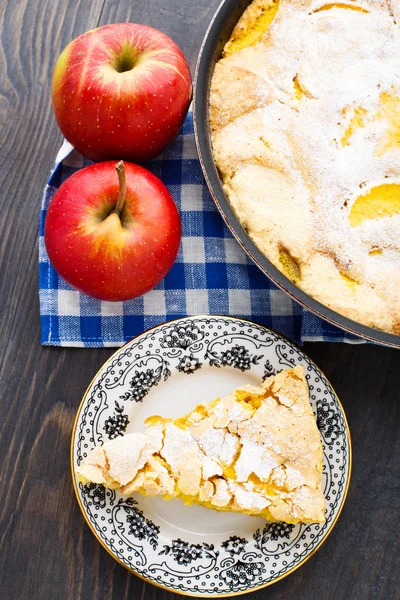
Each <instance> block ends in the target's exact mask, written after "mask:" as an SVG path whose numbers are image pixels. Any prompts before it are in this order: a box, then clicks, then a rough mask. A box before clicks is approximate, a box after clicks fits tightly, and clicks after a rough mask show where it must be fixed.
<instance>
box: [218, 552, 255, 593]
mask: <svg viewBox="0 0 400 600" xmlns="http://www.w3.org/2000/svg"><path fill="white" fill-rule="evenodd" d="M227 560H231V559H227ZM263 571H265V569H264V566H263V563H260V562H244V561H243V560H238V561H236V562H234V563H232V564H230V565H229V566H228V567H227V568H225V569H223V570H222V571H221V573H220V575H219V577H220V579H222V580H223V581H224V582H225V583H226V585H227V586H228V587H229V588H230V589H231V590H236V589H239V588H242V587H247V586H248V585H249V584H251V583H252V582H254V581H255V580H256V579H258V578H259V577H260V575H261V574H262V573H263Z"/></svg>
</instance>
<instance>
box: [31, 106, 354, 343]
mask: <svg viewBox="0 0 400 600" xmlns="http://www.w3.org/2000/svg"><path fill="white" fill-rule="evenodd" d="M88 164H89V162H88V161H86V160H85V159H82V157H81V156H80V155H79V154H78V153H77V152H76V151H75V150H73V148H72V146H70V145H69V144H68V143H67V142H65V143H64V145H63V147H62V148H61V150H60V152H59V154H58V156H57V159H56V166H55V169H54V171H53V173H52V175H51V177H50V179H49V182H48V184H47V186H46V188H45V191H44V196H43V201H42V208H41V215H40V237H39V295H40V319H41V342H42V344H44V345H49V346H78V347H102V346H121V345H122V344H124V343H125V342H127V341H128V340H130V339H131V338H133V337H134V336H136V335H137V334H138V333H141V332H142V331H144V330H145V329H148V328H149V327H152V326H153V325H157V324H159V323H162V322H164V321H168V320H170V319H175V318H180V317H182V316H186V315H195V314H220V315H235V316H241V317H246V318H248V319H251V320H254V321H256V322H257V323H261V324H264V325H266V326H268V327H271V328H272V329H275V330H276V331H278V332H280V333H282V334H284V335H286V336H287V337H289V338H291V339H292V340H294V341H295V342H297V343H300V344H302V343H303V342H305V341H331V342H332V341H333V342H356V341H357V342H361V340H359V339H356V338H354V337H353V336H351V335H349V334H346V333H344V332H343V331H341V330H340V329H337V328H336V327H333V326H332V325H330V324H328V323H326V322H325V321H323V320H321V319H319V318H318V317H316V316H315V315H314V314H312V313H311V312H309V311H308V310H305V309H304V308H303V307H302V306H300V305H299V304H297V303H296V302H294V301H293V300H291V299H290V297H289V296H288V295H287V294H286V293H285V292H282V291H281V290H279V289H278V288H277V287H276V286H275V285H274V284H273V283H272V282H271V281H270V280H269V279H268V278H267V277H266V276H265V275H264V274H263V273H262V272H261V271H260V270H259V269H258V267H256V266H255V265H254V264H253V262H252V261H251V260H250V259H249V258H248V257H247V255H246V254H245V252H243V250H242V249H241V247H240V246H239V244H238V243H237V242H236V240H235V239H234V238H233V237H232V234H231V233H230V231H229V230H228V228H227V227H226V225H225V223H224V221H223V219H222V218H221V216H220V214H219V212H218V211H217V209H216V207H215V205H214V202H213V200H212V198H211V196H210V193H209V191H208V188H207V186H206V184H205V181H204V179H203V175H202V171H201V167H200V163H199V160H198V157H197V152H196V147H195V142H194V135H193V119H192V113H191V112H189V113H188V115H187V117H186V120H185V122H184V125H183V127H182V129H181V132H180V134H179V135H178V137H177V138H176V140H175V141H174V142H173V143H172V144H171V145H170V146H169V147H168V148H167V149H166V151H165V152H164V153H163V155H162V156H159V157H157V158H156V159H154V160H153V161H152V162H151V163H149V164H148V165H147V167H148V168H149V169H150V170H151V171H152V172H153V173H154V174H155V175H157V177H159V178H160V179H161V180H162V181H163V182H164V184H165V185H166V186H167V188H168V189H169V191H170V193H171V194H172V196H173V198H174V200H175V202H176V204H177V206H178V208H179V211H180V215H181V219H182V243H181V247H180V250H179V254H178V258H177V260H176V263H175V264H174V266H173V268H172V269H171V271H170V272H169V273H168V275H167V276H166V277H165V279H164V280H163V281H162V282H161V283H160V284H159V285H158V286H157V287H156V288H155V289H154V290H152V291H151V292H149V293H147V294H145V295H144V296H142V297H140V298H136V299H134V300H129V301H127V302H102V301H100V300H95V299H94V298H89V297H88V296H86V295H84V294H81V293H79V292H77V291H76V290H74V289H73V288H72V287H70V286H69V285H68V284H67V283H66V282H65V281H63V279H62V278H61V277H60V276H59V275H58V274H57V273H56V271H55V270H54V269H53V267H52V265H51V264H50V261H49V258H48V255H47V252H46V248H45V245H44V238H43V235H44V221H45V218H46V211H47V207H48V205H49V202H50V200H51V198H52V196H53V194H54V193H55V191H56V190H57V188H58V187H59V186H60V185H61V183H62V182H63V181H65V179H67V177H69V176H70V175H72V174H73V173H75V172H76V171H77V170H78V169H80V168H82V167H84V166H86V165H88Z"/></svg>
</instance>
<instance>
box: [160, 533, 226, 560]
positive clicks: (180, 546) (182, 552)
mask: <svg viewBox="0 0 400 600" xmlns="http://www.w3.org/2000/svg"><path fill="white" fill-rule="evenodd" d="M204 550H206V553H207V552H214V545H213V544H189V542H185V541H183V540H181V539H180V538H178V539H177V540H172V544H171V546H168V545H165V546H164V550H161V552H159V554H167V555H168V554H171V556H172V557H173V558H174V560H175V561H176V562H177V563H178V564H179V565H185V566H186V565H189V564H190V563H191V562H192V561H194V560H197V559H198V558H202V557H203V551H204ZM214 554H215V552H214Z"/></svg>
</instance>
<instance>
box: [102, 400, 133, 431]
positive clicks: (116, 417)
mask: <svg viewBox="0 0 400 600" xmlns="http://www.w3.org/2000/svg"><path fill="white" fill-rule="evenodd" d="M128 425H129V419H128V415H126V414H124V408H123V407H122V406H120V405H119V404H118V402H115V413H114V414H113V415H112V416H110V417H108V419H106V420H105V421H104V427H103V429H104V431H105V432H106V434H107V435H108V439H110V440H114V439H115V438H117V437H118V436H119V435H124V433H125V431H126V428H127V427H128Z"/></svg>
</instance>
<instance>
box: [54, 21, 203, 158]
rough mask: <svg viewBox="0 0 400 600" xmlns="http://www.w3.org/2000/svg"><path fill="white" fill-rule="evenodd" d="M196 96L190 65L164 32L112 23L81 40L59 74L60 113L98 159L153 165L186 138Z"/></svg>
mask: <svg viewBox="0 0 400 600" xmlns="http://www.w3.org/2000/svg"><path fill="white" fill-rule="evenodd" d="M191 94H192V85H191V77H190V71H189V66H188V64H187V62H186V59H185V57H184V55H183V54H182V52H181V51H180V49H179V48H178V46H177V45H176V44H175V43H174V42H173V41H172V40H171V39H170V38H169V37H168V36H167V35H165V34H164V33H161V31H158V30H157V29H153V28H152V27H147V26H146V25H137V24H135V23H117V24H115V25H105V26H104V27H99V28H98V29H93V30H92V31H88V32H87V33H84V34H83V35H81V36H79V37H78V38H76V39H75V40H73V41H72V42H71V43H70V44H69V45H68V46H67V47H66V48H65V50H64V51H63V52H62V53H61V55H60V57H59V59H58V61H57V63H56V66H55V69H54V74H53V81H52V100H53V107H54V113H55V116H56V119H57V122H58V125H59V126H60V129H61V131H62V132H63V134H64V136H65V137H66V138H67V140H68V141H69V142H70V143H71V144H72V145H73V146H74V147H75V148H76V149H77V150H78V151H79V152H80V153H81V154H83V155H84V156H86V157H87V158H90V159H92V160H96V161H98V160H108V159H120V158H123V159H126V160H130V161H134V162H137V161H139V162H142V161H145V160H149V159H151V158H153V157H154V156H156V155H157V154H159V153H160V152H161V151H162V150H163V149H164V148H165V146H166V145H167V144H169V143H170V142H171V141H172V140H173V139H174V137H175V136H176V134H177V133H178V131H179V129H180V127H181V125H182V122H183V119H184V118H185V115H186V112H187V109H188V106H189V102H190V99H191Z"/></svg>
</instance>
